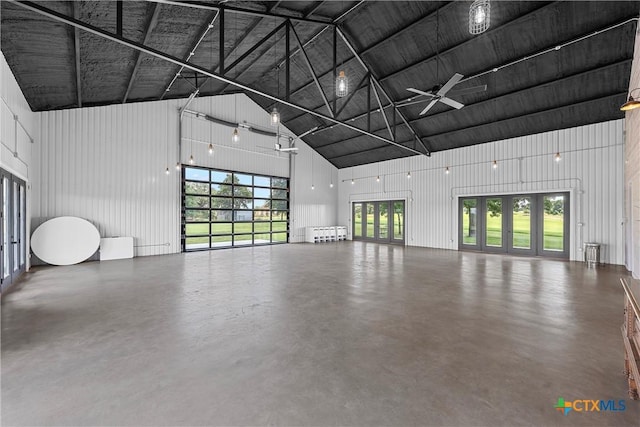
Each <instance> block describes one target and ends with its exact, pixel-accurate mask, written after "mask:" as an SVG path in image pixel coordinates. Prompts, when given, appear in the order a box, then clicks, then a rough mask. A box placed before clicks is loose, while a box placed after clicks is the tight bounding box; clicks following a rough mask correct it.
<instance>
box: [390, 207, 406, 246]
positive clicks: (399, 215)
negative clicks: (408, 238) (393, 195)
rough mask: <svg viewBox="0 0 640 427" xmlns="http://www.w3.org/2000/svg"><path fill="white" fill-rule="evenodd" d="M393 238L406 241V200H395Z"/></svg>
mask: <svg viewBox="0 0 640 427" xmlns="http://www.w3.org/2000/svg"><path fill="white" fill-rule="evenodd" d="M392 222H393V226H392V239H393V240H398V241H404V202H403V201H398V202H393V221H392Z"/></svg>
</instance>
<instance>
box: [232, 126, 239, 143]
mask: <svg viewBox="0 0 640 427" xmlns="http://www.w3.org/2000/svg"><path fill="white" fill-rule="evenodd" d="M231 139H232V140H233V142H238V141H240V132H238V128H235V129H234V130H233V136H232V137H231Z"/></svg>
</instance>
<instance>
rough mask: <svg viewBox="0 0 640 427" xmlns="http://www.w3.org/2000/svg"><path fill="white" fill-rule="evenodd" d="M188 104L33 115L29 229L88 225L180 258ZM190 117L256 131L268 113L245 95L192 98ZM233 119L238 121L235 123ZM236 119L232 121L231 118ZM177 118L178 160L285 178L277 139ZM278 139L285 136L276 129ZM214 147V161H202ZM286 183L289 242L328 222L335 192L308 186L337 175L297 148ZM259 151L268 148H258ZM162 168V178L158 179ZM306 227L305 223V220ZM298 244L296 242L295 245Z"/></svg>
mask: <svg viewBox="0 0 640 427" xmlns="http://www.w3.org/2000/svg"><path fill="white" fill-rule="evenodd" d="M186 102H187V101H186V100H184V99H183V100H169V101H157V102H145V103H133V104H125V105H110V106H105V107H93V108H81V109H72V110H60V111H51V112H43V113H38V115H39V116H40V123H41V126H40V135H41V150H40V151H39V153H40V155H38V156H37V157H36V164H37V170H38V173H37V174H36V176H35V177H34V201H33V208H34V210H33V216H34V218H35V220H34V226H35V225H37V224H39V223H41V222H42V221H43V220H46V219H48V218H51V217H56V216H61V215H73V216H79V217H82V218H85V219H87V220H90V221H91V222H93V223H94V224H95V225H96V226H97V227H98V229H99V230H100V234H101V235H102V236H133V237H134V238H135V244H136V246H137V248H136V251H135V253H136V256H144V255H158V254H168V253H175V252H179V251H180V185H181V184H180V174H179V173H178V172H176V170H175V164H176V162H177V161H178V140H179V137H178V135H179V113H178V110H179V108H180V107H182V106H184V105H185V104H186ZM188 109H189V110H193V111H196V112H199V113H204V114H208V115H211V116H213V117H216V118H220V119H223V120H227V121H239V122H246V123H247V124H249V125H251V126H254V127H257V128H263V129H275V128H270V126H269V115H268V114H267V113H266V112H265V111H264V110H262V109H261V108H260V107H259V106H258V105H257V104H255V103H254V102H253V101H251V100H250V99H249V98H247V97H246V96H244V95H226V96H218V97H206V98H196V99H195V100H194V101H193V102H192V103H191V104H190V105H189V106H188ZM236 114H237V117H236ZM236 118H237V120H236ZM232 131H233V129H232V128H229V127H226V126H224V125H220V124H216V123H212V122H210V121H206V120H205V119H204V118H202V117H196V116H194V115H192V114H185V116H184V119H183V126H182V136H183V145H182V152H181V156H180V157H181V161H182V162H183V163H187V161H188V159H189V156H190V155H193V156H194V159H195V163H194V164H195V165H196V166H205V167H212V168H220V169H226V170H237V171H242V172H249V173H257V174H268V175H275V176H285V177H288V176H289V161H288V158H289V156H288V155H287V154H278V153H276V152H275V151H272V150H271V148H272V147H273V146H274V142H275V139H274V138H273V137H269V136H262V135H258V134H255V133H249V132H248V131H246V130H242V129H241V131H240V133H241V140H240V142H238V143H237V144H234V143H232V142H231V134H232ZM281 132H282V133H283V134H291V132H289V131H288V130H287V129H281ZM210 142H211V143H213V145H214V155H213V156H209V155H208V144H209V143H210ZM296 146H298V147H299V148H300V154H299V155H297V156H295V158H296V159H295V166H296V167H295V168H294V170H295V171H298V172H296V173H294V175H293V177H292V194H291V199H292V202H293V204H292V206H291V209H290V210H291V216H292V219H291V236H290V240H291V241H292V242H295V241H299V240H303V238H304V236H303V233H302V234H301V232H300V230H301V229H302V230H303V228H304V227H305V226H306V225H331V224H333V223H335V221H336V213H337V209H336V200H337V191H336V190H334V191H324V190H321V191H314V193H313V194H314V196H313V197H311V196H310V195H309V193H308V192H309V191H311V190H310V185H309V188H306V180H307V179H308V175H309V171H310V170H311V166H312V164H311V163H312V162H313V167H314V174H316V175H317V179H318V181H319V182H320V181H324V182H327V183H328V182H330V180H331V176H336V177H337V171H336V169H335V168H334V167H333V166H331V165H330V164H329V163H328V162H327V161H326V160H324V159H323V158H321V157H320V156H319V155H318V154H317V153H315V152H314V151H312V150H311V149H310V148H308V147H307V146H306V144H304V143H303V142H301V141H296ZM263 147H266V148H263ZM167 167H169V169H170V172H171V173H170V174H169V175H168V176H167V175H166V174H165V169H166V168H167ZM309 221H310V222H309ZM300 236H302V237H300Z"/></svg>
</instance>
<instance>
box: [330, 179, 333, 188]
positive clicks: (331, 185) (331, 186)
mask: <svg viewBox="0 0 640 427" xmlns="http://www.w3.org/2000/svg"><path fill="white" fill-rule="evenodd" d="M329 188H333V180H332V181H331V184H329Z"/></svg>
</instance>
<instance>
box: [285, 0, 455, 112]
mask: <svg viewBox="0 0 640 427" xmlns="http://www.w3.org/2000/svg"><path fill="white" fill-rule="evenodd" d="M454 3H455V1H452V2H449V3H447V4H446V5H444V6H442V7H440V8H439V9H436V10H435V11H433V12H431V13H428V14H427V15H424V16H422V17H421V18H419V19H417V20H416V21H414V22H413V23H411V24H409V25H408V26H406V27H403V28H401V29H399V30H398V31H396V32H395V33H391V34H390V35H388V36H386V37H384V38H383V39H381V40H378V41H377V42H375V43H374V44H372V45H370V46H368V47H366V48H365V49H364V50H363V51H362V52H360V56H365V55H366V54H368V53H370V52H371V51H372V50H374V49H375V48H377V47H379V46H381V45H382V44H384V43H386V42H388V41H390V40H393V39H395V38H396V37H397V36H399V35H400V34H402V33H404V32H405V31H407V30H409V29H410V28H413V26H415V25H417V24H420V23H422V22H423V21H425V20H427V19H429V18H431V17H433V16H434V15H435V14H436V12H438V11H440V12H442V11H443V10H444V9H445V8H447V7H448V6H451V5H452V4H454ZM354 59H356V57H355V56H354V55H351V56H350V57H348V58H346V59H345V60H344V61H343V62H344V63H347V62H350V61H353V60H354ZM332 72H333V70H329V71H327V72H325V73H323V74H322V75H321V76H320V78H323V77H325V76H327V75H329V74H331V73H332ZM312 84H313V81H308V82H306V83H304V84H303V85H302V86H300V87H298V88H297V89H294V91H293V92H291V95H296V94H298V93H300V92H301V91H303V90H304V89H306V88H308V87H309V86H310V85H312ZM318 108H319V107H318ZM294 119H295V118H294Z"/></svg>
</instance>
